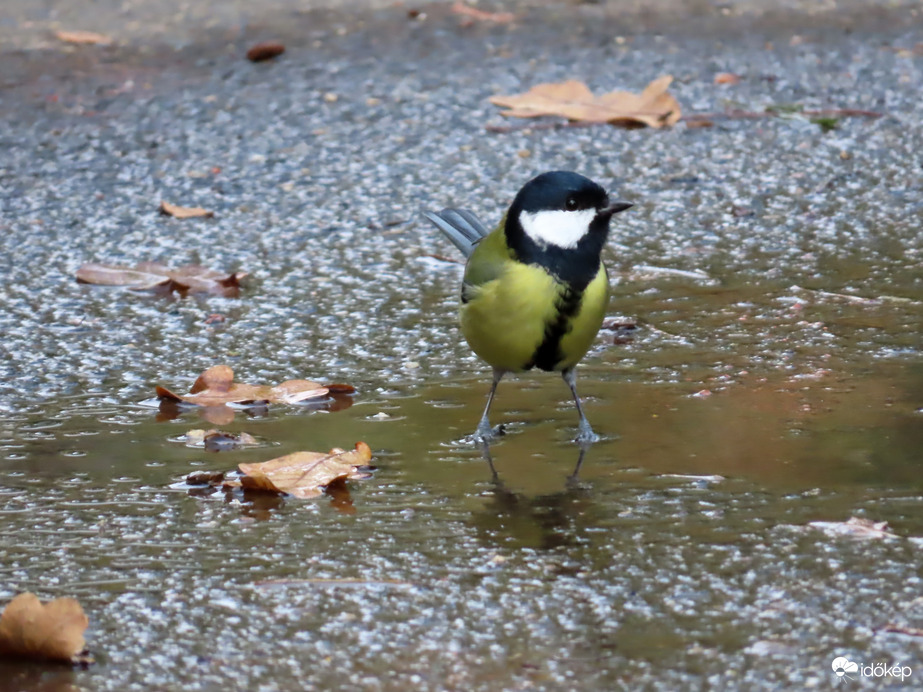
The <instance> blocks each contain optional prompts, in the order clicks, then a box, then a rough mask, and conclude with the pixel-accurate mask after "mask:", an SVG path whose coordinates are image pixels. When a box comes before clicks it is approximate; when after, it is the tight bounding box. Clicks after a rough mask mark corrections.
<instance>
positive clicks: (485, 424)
mask: <svg viewBox="0 0 923 692" xmlns="http://www.w3.org/2000/svg"><path fill="white" fill-rule="evenodd" d="M505 374H506V370H501V369H500V368H494V382H493V384H492V385H491V386H490V394H488V395H487V406H486V407H484V415H483V416H481V422H480V423H478V427H477V430H475V431H474V438H475V439H476V440H480V441H482V442H483V441H486V440H489V439H491V438H492V437H494V433H493V431H492V430H491V429H490V421H489V420H488V419H487V417H488V415H489V414H490V405H491V404H492V403H493V402H494V394H496V393H497V385H498V384H500V380H501V379H503V376H504V375H505Z"/></svg>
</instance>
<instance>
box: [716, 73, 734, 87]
mask: <svg viewBox="0 0 923 692" xmlns="http://www.w3.org/2000/svg"><path fill="white" fill-rule="evenodd" d="M715 84H740V77H739V76H737V75H736V74H734V73H733V72H719V73H718V74H716V75H715Z"/></svg>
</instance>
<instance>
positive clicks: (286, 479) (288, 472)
mask: <svg viewBox="0 0 923 692" xmlns="http://www.w3.org/2000/svg"><path fill="white" fill-rule="evenodd" d="M371 459H372V450H371V449H370V448H369V446H368V445H367V444H366V443H365V442H357V443H356V448H355V449H353V450H350V451H345V450H342V449H339V448H334V449H331V450H330V451H329V452H328V453H327V454H324V453H323V452H295V453H293V454H286V455H285V456H283V457H279V458H277V459H270V460H269V461H264V462H261V463H256V464H239V465H238V468H239V469H240V471H241V473H243V474H244V475H243V476H241V479H240V485H241V487H243V488H244V489H245V490H263V491H267V492H274V493H287V494H289V495H292V496H294V497H297V498H301V499H307V498H311V497H317V496H318V495H321V494H322V492H323V488H325V487H326V486H328V485H329V484H330V483H332V482H333V481H335V480H337V479H347V480H352V479H363V478H368V477H369V474H368V472H367V470H363V468H362V467H366V466H368V463H369V461H371Z"/></svg>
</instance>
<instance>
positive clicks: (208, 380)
mask: <svg viewBox="0 0 923 692" xmlns="http://www.w3.org/2000/svg"><path fill="white" fill-rule="evenodd" d="M155 391H156V393H157V396H158V397H159V398H161V399H167V400H169V401H176V402H179V401H185V402H186V403H189V404H195V405H196V406H206V407H207V406H220V405H222V404H231V403H238V404H240V403H250V402H266V403H282V404H291V403H296V402H299V401H304V400H305V399H314V398H317V397H323V396H327V394H328V392H329V390H328V389H327V388H326V387H324V386H322V385H320V384H318V383H317V382H311V381H310V380H288V381H286V382H282V383H281V384H278V385H276V386H274V387H271V386H269V385H254V384H243V383H241V382H235V381H234V371H233V370H231V368H230V367H229V366H227V365H214V366H212V367H210V368H209V369H208V370H206V371H205V372H203V373H202V374H201V375H199V377H198V379H196V381H195V383H194V384H193V385H192V389H190V390H189V394H174V393H173V392H171V391H170V390H169V389H167V388H166V387H160V386H158V387H157V388H156V390H155Z"/></svg>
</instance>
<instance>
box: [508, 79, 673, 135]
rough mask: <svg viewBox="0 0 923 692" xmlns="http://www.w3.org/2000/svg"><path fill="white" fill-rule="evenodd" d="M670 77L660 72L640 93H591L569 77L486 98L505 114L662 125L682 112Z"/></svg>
mask: <svg viewBox="0 0 923 692" xmlns="http://www.w3.org/2000/svg"><path fill="white" fill-rule="evenodd" d="M672 81H673V77H672V76H670V75H664V76H662V77H658V78H657V79H655V80H654V81H653V82H651V83H650V84H648V85H647V86H646V87H645V88H644V91H642V92H641V93H640V94H633V93H631V92H628V91H611V92H609V93H608V94H603V95H602V96H595V95H594V94H593V92H592V91H590V88H589V87H588V86H587V85H586V84H584V83H583V82H579V81H576V80H569V81H566V82H558V83H552V84H539V85H537V86H534V87H532V88H531V89H530V90H529V91H527V92H525V93H524V94H516V95H513V96H492V97H491V98H490V102H491V103H493V104H494V105H497V106H501V107H503V108H507V109H509V110H505V111H502V112H501V115H504V116H508V117H516V118H535V117H539V116H542V115H557V116H561V117H563V118H567V119H568V120H571V121H577V122H587V123H611V124H613V125H619V126H621V127H642V126H645V125H646V126H648V127H664V126H669V125H673V124H675V123H676V122H677V121H678V120H679V119H680V116H681V115H682V111H681V109H680V106H679V103H678V102H677V101H676V99H675V98H673V96H672V95H671V94H670V93H669V92H667V89H668V88H669V86H670V83H671V82H672Z"/></svg>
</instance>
